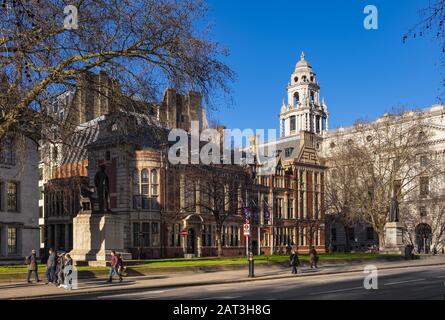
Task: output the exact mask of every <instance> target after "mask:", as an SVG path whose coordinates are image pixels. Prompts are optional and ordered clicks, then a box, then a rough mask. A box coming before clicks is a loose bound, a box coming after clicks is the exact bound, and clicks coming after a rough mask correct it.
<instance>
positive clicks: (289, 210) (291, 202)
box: [287, 198, 294, 219]
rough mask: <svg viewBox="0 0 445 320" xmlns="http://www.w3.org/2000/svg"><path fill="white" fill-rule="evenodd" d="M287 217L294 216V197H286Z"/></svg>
mask: <svg viewBox="0 0 445 320" xmlns="http://www.w3.org/2000/svg"><path fill="white" fill-rule="evenodd" d="M287 217H288V219H293V218H294V199H290V198H289V199H287Z"/></svg>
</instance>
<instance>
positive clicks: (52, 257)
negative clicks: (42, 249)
mask: <svg viewBox="0 0 445 320" xmlns="http://www.w3.org/2000/svg"><path fill="white" fill-rule="evenodd" d="M56 262H57V261H56V253H55V252H54V250H53V249H52V248H50V249H49V256H48V260H47V261H46V279H47V282H46V284H48V283H55V280H56V279H55V277H56Z"/></svg>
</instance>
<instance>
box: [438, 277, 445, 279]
mask: <svg viewBox="0 0 445 320" xmlns="http://www.w3.org/2000/svg"><path fill="white" fill-rule="evenodd" d="M437 279H445V276H438V277H437Z"/></svg>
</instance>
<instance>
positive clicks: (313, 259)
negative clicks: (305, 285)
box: [309, 247, 318, 269]
mask: <svg viewBox="0 0 445 320" xmlns="http://www.w3.org/2000/svg"><path fill="white" fill-rule="evenodd" d="M309 256H310V259H311V269H313V268H314V267H315V269H317V264H318V254H317V250H315V248H314V247H312V249H311V251H310V254H309Z"/></svg>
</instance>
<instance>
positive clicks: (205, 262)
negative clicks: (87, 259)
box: [0, 253, 382, 273]
mask: <svg viewBox="0 0 445 320" xmlns="http://www.w3.org/2000/svg"><path fill="white" fill-rule="evenodd" d="M379 256H382V255H379V254H375V253H333V254H320V261H326V260H334V261H335V260H343V261H344V260H345V261H352V260H365V259H374V258H377V257H379ZM299 257H300V261H309V256H308V255H299ZM287 261H289V256H287V255H273V256H255V262H256V263H259V264H262V263H268V262H270V263H286V262H287ZM245 263H246V257H233V258H196V259H183V258H177V259H151V260H143V261H141V264H139V265H134V266H131V267H130V268H131V269H135V270H137V269H139V268H162V267H166V268H169V267H190V266H211V265H233V264H245ZM106 269H107V268H105V267H94V268H93V267H88V266H82V267H77V270H79V271H82V270H85V271H88V270H94V271H100V270H106ZM44 270H45V265H39V272H43V271H44ZM26 271H27V266H25V265H17V266H0V273H22V272H26Z"/></svg>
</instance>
